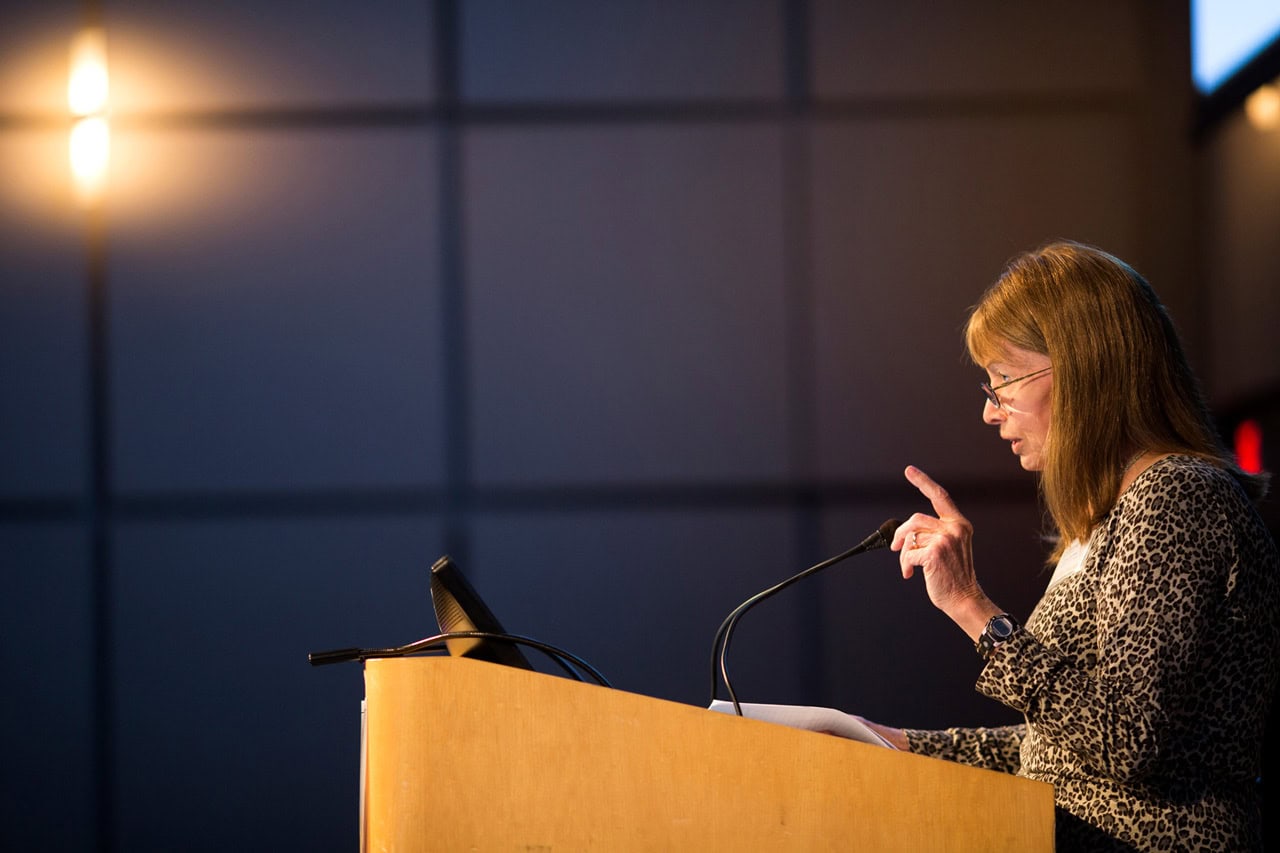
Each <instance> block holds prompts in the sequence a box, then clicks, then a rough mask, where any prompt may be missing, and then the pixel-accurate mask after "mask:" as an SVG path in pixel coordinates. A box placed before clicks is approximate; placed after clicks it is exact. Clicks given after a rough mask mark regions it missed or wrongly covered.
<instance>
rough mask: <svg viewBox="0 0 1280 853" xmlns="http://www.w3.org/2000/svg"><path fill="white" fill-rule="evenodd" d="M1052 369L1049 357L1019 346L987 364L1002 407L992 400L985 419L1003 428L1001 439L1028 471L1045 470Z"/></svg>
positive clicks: (985, 405)
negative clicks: (1007, 443)
mask: <svg viewBox="0 0 1280 853" xmlns="http://www.w3.org/2000/svg"><path fill="white" fill-rule="evenodd" d="M1049 367H1051V364H1050V362H1049V357H1048V356H1046V355H1041V354H1040V353H1038V352H1031V351H1030V350H1025V349H1021V348H1019V347H1015V346H1006V347H1005V348H1004V350H1003V351H1002V353H1001V355H1000V356H999V358H998V359H997V360H995V361H992V362H991V363H989V364H988V365H987V376H988V384H990V386H991V388H992V390H993V391H994V393H995V395H996V396H997V397H999V398H1000V405H999V406H996V405H995V404H994V403H992V402H991V401H990V400H988V401H987V402H986V403H985V404H983V407H982V419H983V420H984V421H986V422H987V423H989V424H991V425H992V426H997V427H999V428H1000V437H1001V438H1002V439H1004V440H1005V441H1007V442H1009V449H1010V450H1012V451H1013V453H1014V455H1015V456H1017V457H1018V461H1019V462H1020V463H1021V464H1022V467H1023V469H1024V470H1027V471H1043V470H1044V449H1045V443H1046V442H1047V441H1048V439H1049V418H1050V414H1051V412H1050V408H1051V406H1050V402H1051V400H1050V398H1051V397H1052V396H1053V395H1052V392H1053V371H1052V370H1049V369H1047V368H1049ZM1037 371H1044V372H1043V373H1038V372H1037ZM1028 374H1035V375H1034V376H1029V375H1028ZM1022 377H1026V378H1022ZM1011 380H1014V381H1012V382H1011ZM1005 383H1010V384H1008V385H1005ZM1001 385H1005V387H1003V388H1001V387H1000V386H1001Z"/></svg>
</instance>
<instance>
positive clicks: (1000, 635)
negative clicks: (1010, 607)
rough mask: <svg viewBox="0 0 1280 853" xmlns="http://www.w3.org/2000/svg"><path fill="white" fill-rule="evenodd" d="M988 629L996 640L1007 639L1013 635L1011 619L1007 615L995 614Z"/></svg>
mask: <svg viewBox="0 0 1280 853" xmlns="http://www.w3.org/2000/svg"><path fill="white" fill-rule="evenodd" d="M990 631H991V636H992V637H994V638H995V639H996V640H1007V639H1009V637H1010V636H1012V635H1013V621H1012V620H1010V619H1009V618H1008V617H1007V616H997V617H996V618H995V619H992V620H991V625H990Z"/></svg>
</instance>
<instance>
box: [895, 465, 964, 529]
mask: <svg viewBox="0 0 1280 853" xmlns="http://www.w3.org/2000/svg"><path fill="white" fill-rule="evenodd" d="M904 473H905V474H906V475H907V480H908V482H910V483H911V485H913V486H915V487H916V488H917V489H919V490H920V494H922V495H924V496H925V497H926V498H928V499H929V503H931V504H933V511H934V514H935V515H937V516H938V518H947V517H955V516H959V515H960V510H959V508H957V507H956V505H955V504H954V503H953V502H952V500H951V495H949V494H947V490H946V489H944V488H942V486H939V485H938V484H937V483H935V482H934V481H933V478H932V477H930V476H929V475H928V474H926V473H925V472H923V471H921V470H920V469H919V468H917V467H916V466H914V465H908V466H907V470H906V471H905V472H904Z"/></svg>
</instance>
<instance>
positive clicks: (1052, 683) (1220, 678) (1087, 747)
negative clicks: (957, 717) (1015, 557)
mask: <svg viewBox="0 0 1280 853" xmlns="http://www.w3.org/2000/svg"><path fill="white" fill-rule="evenodd" d="M1278 653H1280V556H1278V555H1277V550H1276V545H1275V543H1274V542H1273V541H1272V539H1271V536H1270V535H1269V534H1268V532H1267V529H1266V527H1265V526H1264V524H1263V522H1262V520H1261V518H1260V517H1259V516H1258V514H1257V512H1256V511H1255V510H1254V509H1253V507H1252V506H1251V505H1250V503H1249V501H1248V499H1247V498H1246V497H1245V495H1244V493H1243V491H1242V490H1241V489H1240V487H1239V486H1238V484H1237V483H1236V482H1235V480H1234V479H1233V478H1232V477H1231V476H1230V475H1229V474H1228V473H1226V472H1224V471H1222V470H1221V469H1219V468H1217V467H1215V466H1213V465H1211V464H1209V463H1207V462H1205V461H1203V460H1200V459H1196V458H1193V457H1189V456H1169V457H1166V458H1164V459H1162V460H1160V461H1159V462H1157V463H1156V464H1154V465H1152V466H1151V467H1150V468H1148V469H1147V470H1146V471H1144V472H1143V473H1142V474H1141V475H1140V476H1139V477H1138V478H1137V479H1136V480H1135V481H1134V483H1133V484H1132V485H1131V486H1130V488H1129V489H1128V490H1127V491H1126V492H1125V493H1124V494H1123V495H1121V497H1120V499H1119V501H1117V503H1116V506H1115V507H1114V508H1113V509H1112V511H1111V513H1110V514H1109V515H1108V516H1107V517H1106V519H1105V520H1104V521H1103V522H1102V523H1101V524H1100V525H1099V526H1098V527H1097V528H1096V529H1095V530H1094V531H1093V535H1092V537H1091V538H1090V541H1089V551H1088V555H1087V556H1086V558H1085V562H1084V565H1083V567H1082V568H1081V569H1080V570H1079V571H1078V572H1076V573H1075V574H1073V575H1070V576H1068V577H1067V578H1065V579H1063V580H1061V581H1060V582H1058V583H1057V584H1054V585H1053V586H1052V587H1051V588H1050V589H1049V590H1048V591H1047V592H1046V593H1045V595H1044V597H1043V598H1042V599H1041V600H1040V603H1039V604H1037V605H1036V607H1035V610H1034V611H1033V612H1032V614H1031V616H1030V618H1028V619H1027V622H1026V628H1025V630H1022V631H1018V632H1016V633H1015V635H1014V636H1013V638H1011V639H1010V640H1009V641H1008V642H1006V643H1003V644H1001V645H1000V646H999V647H997V649H996V651H995V652H994V653H993V654H992V656H991V659H990V660H989V661H988V663H987V665H986V666H985V667H984V669H983V671H982V674H981V676H980V677H979V679H978V683H977V690H978V691H979V692H980V693H983V694H984V695H986V696H989V697H991V698H992V699H996V700H998V701H1000V702H1002V703H1004V704H1005V705H1008V706H1009V707H1011V708H1014V709H1015V710H1017V711H1020V712H1022V714H1023V715H1024V717H1025V719H1026V722H1025V724H1022V725H1017V726H1005V727H999V728H986V729H982V728H979V729H947V730H944V731H922V730H909V731H908V732H907V738H908V740H909V741H910V744H911V750H912V751H913V752H918V753H922V754H926V755H933V756H935V757H939V758H946V759H950V760H953V761H959V762H962V763H965V764H972V765H976V766H980V767H986V768H989V769H994V770H1003V771H1006V772H1011V773H1017V774H1018V775H1020V776H1025V777H1028V778H1031V779H1038V780H1041V781H1044V782H1050V783H1052V784H1053V786H1054V800H1055V803H1056V806H1057V810H1056V816H1055V818H1056V826H1057V832H1056V834H1057V849H1058V850H1059V851H1067V850H1085V851H1089V850H1259V849H1261V847H1262V840H1261V818H1260V813H1259V799H1258V792H1257V788H1258V785H1257V781H1256V780H1257V778H1258V775H1259V767H1260V761H1261V748H1262V737H1263V729H1264V726H1265V723H1266V719H1267V713H1268V710H1269V707H1270V702H1271V697H1272V696H1273V694H1274V693H1275V691H1276V687H1277V683H1278V676H1280V669H1278V668H1280V654H1278Z"/></svg>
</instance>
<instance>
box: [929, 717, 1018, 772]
mask: <svg viewBox="0 0 1280 853" xmlns="http://www.w3.org/2000/svg"><path fill="white" fill-rule="evenodd" d="M1026 729H1027V727H1026V726H1025V725H1016V726H999V727H997V728H977V729H941V730H938V731H926V730H923V729H905V730H904V731H905V733H906V736H907V742H908V743H909V744H910V746H911V751H912V752H914V753H918V754H920V755H928V756H931V757H933V758H945V759H946V760H948V761H957V762H959V763H961V764H968V765H970V766H971V767H982V768H984V769H986V770H999V771H1002V772H1004V773H1017V772H1018V767H1019V760H1018V751H1019V749H1020V748H1021V746H1022V738H1023V736H1024V735H1025V734H1026Z"/></svg>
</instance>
